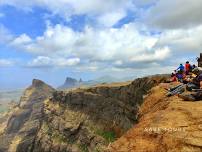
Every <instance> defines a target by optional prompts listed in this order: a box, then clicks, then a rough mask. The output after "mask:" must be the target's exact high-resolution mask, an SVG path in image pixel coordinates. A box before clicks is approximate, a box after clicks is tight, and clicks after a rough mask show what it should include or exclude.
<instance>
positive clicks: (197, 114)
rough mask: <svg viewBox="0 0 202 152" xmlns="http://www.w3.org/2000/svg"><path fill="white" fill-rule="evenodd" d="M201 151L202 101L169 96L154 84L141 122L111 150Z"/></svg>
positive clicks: (111, 146)
mask: <svg viewBox="0 0 202 152" xmlns="http://www.w3.org/2000/svg"><path fill="white" fill-rule="evenodd" d="M148 151H149V152H168V151H169V152H201V151H202V101H198V102H188V101H187V102H186V101H182V100H181V99H180V98H178V97H177V96H173V97H166V90H165V89H164V88H163V86H162V85H159V86H157V87H155V88H153V89H152V90H151V92H150V94H149V95H148V96H147V98H146V99H145V101H144V103H143V105H142V106H141V108H140V118H139V122H138V124H137V125H135V126H134V127H133V128H132V129H130V130H129V131H128V132H127V133H126V134H124V135H123V136H122V137H121V138H120V139H118V140H117V141H115V142H114V143H113V144H111V145H110V146H109V149H108V152H148Z"/></svg>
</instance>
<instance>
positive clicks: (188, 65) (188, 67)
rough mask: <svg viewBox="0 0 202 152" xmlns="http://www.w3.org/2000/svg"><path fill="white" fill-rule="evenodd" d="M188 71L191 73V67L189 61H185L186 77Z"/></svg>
mask: <svg viewBox="0 0 202 152" xmlns="http://www.w3.org/2000/svg"><path fill="white" fill-rule="evenodd" d="M190 71H191V65H190V64H189V61H187V62H186V64H185V73H186V75H188V74H189V72H190Z"/></svg>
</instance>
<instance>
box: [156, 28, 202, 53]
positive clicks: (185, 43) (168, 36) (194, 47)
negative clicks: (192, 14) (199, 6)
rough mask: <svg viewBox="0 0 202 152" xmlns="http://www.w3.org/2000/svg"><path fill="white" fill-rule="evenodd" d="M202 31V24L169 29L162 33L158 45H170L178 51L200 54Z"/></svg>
mask: <svg viewBox="0 0 202 152" xmlns="http://www.w3.org/2000/svg"><path fill="white" fill-rule="evenodd" d="M201 32H202V25H200V26H197V27H194V28H191V29H176V30H167V31H165V32H163V33H162V34H161V36H160V38H159V40H158V42H157V43H156V45H158V46H165V45H168V46H169V47H171V48H172V49H173V51H176V52H181V53H194V54H196V53H197V54H198V53H200V52H201V50H202V35H200V34H199V33H201Z"/></svg>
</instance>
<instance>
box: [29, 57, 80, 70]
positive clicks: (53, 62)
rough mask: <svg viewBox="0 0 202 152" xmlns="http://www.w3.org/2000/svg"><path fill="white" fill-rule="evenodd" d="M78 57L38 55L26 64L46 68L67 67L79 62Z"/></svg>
mask: <svg viewBox="0 0 202 152" xmlns="http://www.w3.org/2000/svg"><path fill="white" fill-rule="evenodd" d="M79 62H80V59H79V58H69V59H65V58H50V57H47V56H38V57H37V58H35V59H33V60H32V61H30V62H29V63H28V64H27V66H28V67H35V68H44V67H45V68H47V67H69V66H75V65H77V64H79Z"/></svg>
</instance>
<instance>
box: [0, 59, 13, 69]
mask: <svg viewBox="0 0 202 152" xmlns="http://www.w3.org/2000/svg"><path fill="white" fill-rule="evenodd" d="M13 64H14V62H13V61H12V60H8V59H0V67H8V66H12V65H13Z"/></svg>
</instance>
